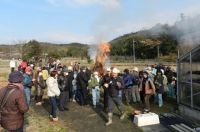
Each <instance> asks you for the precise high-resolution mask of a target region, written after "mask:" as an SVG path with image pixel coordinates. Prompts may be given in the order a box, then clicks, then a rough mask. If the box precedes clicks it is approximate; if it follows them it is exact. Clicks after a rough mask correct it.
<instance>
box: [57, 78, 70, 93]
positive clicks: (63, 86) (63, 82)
mask: <svg viewBox="0 0 200 132" xmlns="http://www.w3.org/2000/svg"><path fill="white" fill-rule="evenodd" d="M58 88H59V89H60V91H61V92H64V91H69V85H68V76H64V75H61V76H59V78H58Z"/></svg>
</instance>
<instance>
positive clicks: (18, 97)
mask: <svg viewBox="0 0 200 132" xmlns="http://www.w3.org/2000/svg"><path fill="white" fill-rule="evenodd" d="M8 81H9V84H8V85H7V86H6V87H4V88H1V89H0V102H1V103H2V100H5V97H6V96H8V98H7V100H6V103H5V105H4V107H3V108H2V109H1V113H0V115H1V116H0V117H1V126H2V127H3V128H4V129H7V130H8V131H11V132H23V123H24V113H26V112H27V111H28V105H27V103H26V100H25V97H24V92H23V85H22V81H23V75H22V73H20V72H19V71H14V72H12V73H11V74H10V75H9V79H8ZM11 90H14V91H13V92H12V93H10V94H9V92H11ZM1 105H2V104H1Z"/></svg>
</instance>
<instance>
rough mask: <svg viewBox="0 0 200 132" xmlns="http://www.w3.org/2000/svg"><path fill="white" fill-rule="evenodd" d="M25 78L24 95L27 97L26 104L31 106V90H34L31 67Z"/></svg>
mask: <svg viewBox="0 0 200 132" xmlns="http://www.w3.org/2000/svg"><path fill="white" fill-rule="evenodd" d="M23 76H24V80H23V86H24V94H25V97H26V102H27V104H28V105H29V106H30V103H31V88H32V85H33V83H32V78H31V69H30V67H27V68H26V70H25V73H24V75H23Z"/></svg>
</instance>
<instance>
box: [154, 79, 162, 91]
mask: <svg viewBox="0 0 200 132" xmlns="http://www.w3.org/2000/svg"><path fill="white" fill-rule="evenodd" d="M163 80H164V77H163V76H160V77H158V76H155V78H154V84H155V87H156V92H158V93H164V85H163Z"/></svg>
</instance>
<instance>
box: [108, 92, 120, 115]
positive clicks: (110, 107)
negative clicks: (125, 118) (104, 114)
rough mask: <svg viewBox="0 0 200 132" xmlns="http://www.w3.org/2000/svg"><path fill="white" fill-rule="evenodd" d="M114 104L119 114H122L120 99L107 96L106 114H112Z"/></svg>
mask: <svg viewBox="0 0 200 132" xmlns="http://www.w3.org/2000/svg"><path fill="white" fill-rule="evenodd" d="M114 104H115V105H116V106H117V109H118V110H119V112H120V114H123V109H122V98H121V97H111V96H110V95H109V96H108V112H109V113H113V109H114Z"/></svg>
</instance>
